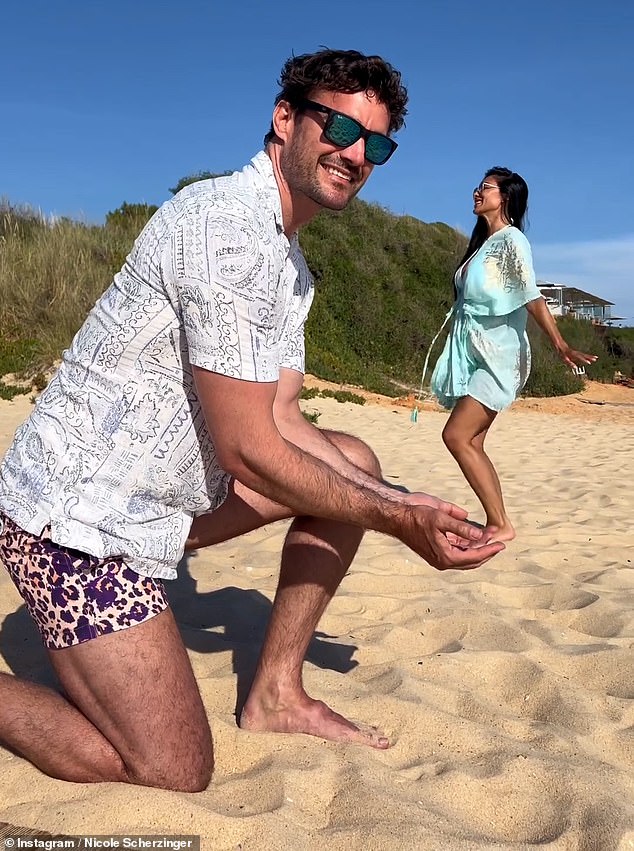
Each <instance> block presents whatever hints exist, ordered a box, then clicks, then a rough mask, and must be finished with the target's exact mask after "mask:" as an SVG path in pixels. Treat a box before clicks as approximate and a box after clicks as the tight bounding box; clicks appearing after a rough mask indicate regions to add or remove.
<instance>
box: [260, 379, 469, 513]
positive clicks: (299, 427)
mask: <svg viewBox="0 0 634 851" xmlns="http://www.w3.org/2000/svg"><path fill="white" fill-rule="evenodd" d="M303 384H304V376H303V375H302V373H300V372H296V371H295V370H292V369H281V370H280V379H279V382H278V385H277V391H276V394H275V402H274V405H273V416H274V419H275V424H276V426H277V427H278V429H279V431H280V433H281V434H282V435H283V437H285V438H286V439H287V440H289V441H290V442H291V443H294V444H295V446H298V447H299V448H300V449H303V450H304V451H305V452H309V453H310V454H311V455H313V456H314V457H315V458H319V459H321V460H322V461H325V462H326V463H327V464H328V465H329V466H330V467H332V469H333V470H335V471H336V472H337V473H339V474H340V475H341V476H343V477H344V478H345V479H348V481H350V482H352V483H353V484H355V485H358V486H360V487H363V488H367V489H368V490H370V491H372V492H373V493H376V494H378V496H380V497H382V498H383V499H387V500H392V501H393V502H401V503H404V504H407V505H427V506H429V507H430V508H439V509H440V510H441V511H444V512H446V513H447V514H451V516H452V517H457V518H459V519H460V520H464V519H465V518H466V517H467V512H466V511H465V510H464V509H462V508H460V507H459V506H457V505H454V504H453V503H451V502H446V501H445V500H442V499H438V498H437V497H435V496H431V495H430V494H426V493H421V492H416V493H408V492H403V491H402V490H397V489H396V488H393V487H391V486H390V485H389V484H388V483H387V482H385V481H380V480H378V479H375V478H373V477H372V476H370V475H368V474H367V473H366V472H365V471H364V470H360V469H359V468H358V467H356V466H355V465H354V464H352V463H351V462H350V461H349V460H348V459H347V458H346V456H345V455H344V454H343V453H342V452H341V451H340V450H339V449H338V447H336V446H335V445H334V444H333V443H331V441H329V440H328V439H327V438H326V437H325V436H324V434H322V432H321V431H320V430H319V429H318V428H316V427H315V426H314V425H312V423H310V422H308V420H307V419H306V417H304V416H303V414H302V412H301V408H300V406H299V398H300V394H301V391H302V387H303Z"/></svg>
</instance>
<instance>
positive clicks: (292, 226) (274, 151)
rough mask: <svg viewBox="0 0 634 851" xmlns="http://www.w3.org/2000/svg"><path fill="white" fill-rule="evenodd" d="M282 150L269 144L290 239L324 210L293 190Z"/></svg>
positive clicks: (285, 226)
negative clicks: (286, 176) (283, 168)
mask: <svg viewBox="0 0 634 851" xmlns="http://www.w3.org/2000/svg"><path fill="white" fill-rule="evenodd" d="M281 150H282V149H281V146H280V145H276V144H274V143H269V145H268V146H267V148H266V153H267V155H268V156H269V158H270V160H271V164H272V166H273V175H274V176H275V182H276V183H277V188H278V191H279V193H280V202H281V205H282V221H283V223H284V233H285V234H286V236H287V237H288V238H289V239H290V238H291V237H292V236H293V234H295V233H297V231H298V230H299V229H300V227H303V225H306V224H308V222H309V221H311V219H314V218H315V216H316V215H317V213H319V212H320V211H321V209H322V208H321V207H320V205H319V204H317V203H316V202H315V201H311V199H310V198H307V197H306V196H305V195H300V194H298V193H297V192H295V193H294V192H293V191H292V190H291V188H290V186H289V185H288V183H287V181H286V179H285V177H284V174H283V172H282V168H281V164H280V152H281Z"/></svg>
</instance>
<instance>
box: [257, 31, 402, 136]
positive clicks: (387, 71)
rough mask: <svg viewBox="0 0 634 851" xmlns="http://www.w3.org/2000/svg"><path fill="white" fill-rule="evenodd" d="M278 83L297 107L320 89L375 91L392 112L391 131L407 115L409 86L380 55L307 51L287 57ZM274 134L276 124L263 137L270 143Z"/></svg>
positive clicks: (282, 93) (280, 97) (283, 96)
mask: <svg viewBox="0 0 634 851" xmlns="http://www.w3.org/2000/svg"><path fill="white" fill-rule="evenodd" d="M278 84H279V86H280V88H281V91H280V92H279V94H278V95H277V97H276V98H275V105H277V104H278V103H279V102H280V101H281V100H285V101H288V103H289V104H290V105H291V106H292V107H294V108H296V107H298V106H299V105H300V103H301V101H302V100H304V99H306V98H310V97H311V95H312V94H313V92H314V91H315V90H317V89H321V90H325V91H328V92H342V93H345V94H354V93H355V92H372V93H373V94H374V95H375V96H376V98H377V99H378V100H379V101H380V102H381V103H382V104H385V106H386V107H387V109H388V112H389V113H390V126H389V132H390V133H394V132H395V131H397V130H400V129H401V127H402V126H403V124H404V123H405V121H404V119H405V116H406V115H407V89H406V88H405V86H404V85H403V84H402V82H401V75H400V73H399V72H398V71H397V70H396V69H395V68H393V67H392V65H390V63H389V62H386V61H385V59H382V58H381V57H380V56H365V55H364V54H363V53H359V51H358V50H329V49H328V48H323V49H322V50H318V51H316V52H315V53H304V54H302V55H301V56H291V58H290V59H287V60H286V62H285V64H284V67H283V68H282V73H281V75H280V79H279V80H278ZM274 138H275V131H274V130H273V124H272V123H271V128H270V130H269V132H268V133H267V134H266V136H265V137H264V144H265V145H267V144H268V143H269V142H270V141H271V139H274Z"/></svg>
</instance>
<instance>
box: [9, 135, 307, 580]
mask: <svg viewBox="0 0 634 851" xmlns="http://www.w3.org/2000/svg"><path fill="white" fill-rule="evenodd" d="M312 296H313V283H312V278H311V276H310V274H309V272H308V269H307V266H306V263H305V260H304V258H303V255H302V253H301V250H300V248H299V245H298V242H297V237H296V236H293V237H292V239H291V240H290V241H289V240H288V239H287V238H286V236H285V235H284V231H283V226H282V209H281V202H280V196H279V191H278V188H277V183H276V181H275V177H274V174H273V169H272V165H271V161H270V159H269V157H268V156H267V155H266V154H265V153H264V152H260V153H259V154H258V155H257V156H255V157H254V158H253V160H252V161H251V163H250V164H249V165H248V166H246V167H245V168H244V169H243V170H242V171H240V172H235V173H234V174H232V175H230V176H227V177H222V178H216V179H214V180H205V181H200V182H198V183H194V184H192V185H190V186H188V187H186V188H185V189H183V190H182V191H181V192H179V193H178V194H177V195H175V196H174V197H173V198H172V199H170V200H169V201H167V202H166V203H165V204H163V206H162V207H161V208H160V209H159V210H158V211H157V212H156V213H155V214H154V216H153V217H152V218H151V219H150V221H149V222H148V224H147V225H146V227H145V228H144V230H143V231H142V232H141V234H140V236H139V238H138V239H137V241H136V243H135V244H134V247H133V248H132V251H131V252H130V254H129V255H128V257H127V259H126V261H125V263H124V265H123V268H122V269H121V271H120V272H119V273H118V274H117V275H115V277H114V280H113V282H112V284H111V285H110V287H109V288H108V289H107V290H106V292H105V293H104V294H103V296H102V297H101V298H100V299H99V300H98V302H97V304H96V305H95V307H94V308H93V310H92V311H91V313H90V314H89V316H88V318H87V319H86V321H85V323H84V325H83V326H82V328H81V329H80V330H79V332H78V333H77V335H76V336H75V339H74V340H73V342H72V344H71V346H70V348H69V349H68V350H67V351H65V352H64V354H63V360H62V365H61V367H60V368H59V370H58V372H57V374H56V375H55V376H54V378H53V380H52V381H51V383H50V385H49V386H48V387H47V389H46V390H45V391H44V393H43V394H42V395H41V397H40V399H39V401H38V403H37V405H36V407H35V409H34V411H33V412H32V414H31V416H30V417H29V419H28V420H27V421H26V422H25V423H24V424H23V425H22V426H21V427H20V428H19V430H18V431H17V433H16V436H15V438H14V441H13V444H12V445H11V447H10V448H9V450H8V452H7V454H6V456H5V458H4V461H3V463H2V466H1V467H0V510H2V511H4V513H5V514H7V515H8V516H9V517H11V518H12V519H13V520H14V522H15V523H17V524H18V525H19V526H21V527H22V528H23V529H24V530H26V531H28V532H31V533H32V534H36V535H39V534H40V533H41V532H42V530H43V529H44V528H45V527H47V526H48V527H50V530H51V533H50V534H51V538H52V540H53V541H55V542H56V543H58V544H62V545H63V546H68V547H72V548H74V549H77V550H81V551H83V552H85V553H88V554H90V555H94V556H99V557H103V558H105V557H109V556H114V555H123V556H125V557H126V560H127V562H128V564H129V566H130V567H131V568H132V569H134V570H136V571H137V572H138V573H142V574H146V575H148V576H156V577H159V578H167V579H172V578H174V577H175V576H176V571H175V568H176V565H177V563H178V561H179V559H180V558H181V556H182V554H183V548H184V544H185V540H186V538H187V535H188V532H189V529H190V526H191V522H192V519H193V517H194V516H195V515H197V514H200V513H203V512H206V511H209V510H213V509H214V508H216V507H217V506H218V505H220V504H221V503H222V501H223V500H224V498H225V496H226V493H227V484H228V474H227V473H226V472H225V471H224V470H222V469H221V467H220V466H219V464H218V461H217V459H216V454H215V450H214V446H213V442H212V440H211V438H210V435H209V433H208V431H207V428H206V426H205V422H204V418H203V414H202V411H201V408H200V404H199V402H198V399H197V397H196V391H195V387H194V383H193V379H192V369H191V366H192V364H195V365H197V366H199V367H202V368H204V369H208V370H211V371H213V372H217V373H221V374H223V375H227V376H230V377H233V378H237V379H244V380H247V381H262V382H273V381H276V380H277V378H278V375H279V369H280V367H286V368H289V369H294V370H297V371H299V372H303V371H304V323H305V320H306V317H307V314H308V311H309V308H310V304H311V301H312Z"/></svg>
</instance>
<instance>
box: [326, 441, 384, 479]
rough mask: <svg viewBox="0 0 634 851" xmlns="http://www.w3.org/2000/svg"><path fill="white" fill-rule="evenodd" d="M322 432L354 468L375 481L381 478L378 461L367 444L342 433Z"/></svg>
mask: <svg viewBox="0 0 634 851" xmlns="http://www.w3.org/2000/svg"><path fill="white" fill-rule="evenodd" d="M322 432H323V434H324V436H325V437H327V438H328V440H329V441H330V442H331V443H334V445H335V446H336V447H337V449H339V451H340V452H341V453H342V454H343V455H345V456H346V458H347V459H348V461H350V462H351V463H352V464H354V465H355V467H359V469H361V470H364V471H365V472H366V473H369V474H370V475H371V476H374V478H376V479H380V478H382V474H381V464H380V463H379V459H378V458H377V457H376V455H375V454H374V452H373V451H372V449H371V448H370V447H369V446H368V444H367V443H364V442H363V441H362V440H360V439H359V438H358V437H353V436H352V435H351V434H346V433H345V432H343V431H328V430H326V429H323V430H322Z"/></svg>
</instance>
